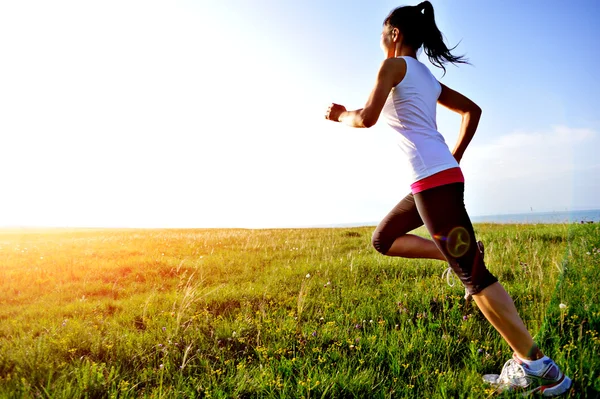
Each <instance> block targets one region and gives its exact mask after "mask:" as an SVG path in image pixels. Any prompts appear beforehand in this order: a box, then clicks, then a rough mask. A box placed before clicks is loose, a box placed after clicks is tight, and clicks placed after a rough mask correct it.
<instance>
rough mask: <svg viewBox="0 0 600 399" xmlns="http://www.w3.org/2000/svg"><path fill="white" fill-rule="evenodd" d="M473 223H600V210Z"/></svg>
mask: <svg viewBox="0 0 600 399" xmlns="http://www.w3.org/2000/svg"><path fill="white" fill-rule="evenodd" d="M469 216H470V218H471V222H473V223H500V224H502V223H504V224H510V223H514V224H536V223H542V224H543V223H553V224H561V223H600V209H591V210H585V211H562V212H529V213H513V214H505V215H483V216H472V215H469ZM378 224H379V222H378V221H372V222H363V223H341V224H328V225H320V226H311V227H361V226H377V225H378Z"/></svg>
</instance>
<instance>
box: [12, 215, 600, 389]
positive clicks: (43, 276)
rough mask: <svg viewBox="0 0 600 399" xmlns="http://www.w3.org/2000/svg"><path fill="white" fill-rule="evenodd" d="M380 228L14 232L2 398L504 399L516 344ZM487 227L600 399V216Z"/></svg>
mask: <svg viewBox="0 0 600 399" xmlns="http://www.w3.org/2000/svg"><path fill="white" fill-rule="evenodd" d="M372 230H373V228H372V227H361V228H337V229H280V230H242V229H239V230H235V229H232V230H221V229H219V230H211V229H206V230H202V229H195V230H46V231H44V230H13V231H1V232H0V270H1V274H0V292H1V293H2V295H1V296H0V397H2V398H37V397H42V398H80V397H82V398H84V397H85V398H138V397H147V398H187V397H204V398H301V397H304V398H396V397H397V398H402V397H407V398H456V397H464V398H485V397H489V396H490V395H491V394H492V391H491V390H490V389H488V388H487V387H485V386H484V385H482V383H481V375H482V374H484V373H490V372H496V373H498V372H499V371H500V369H501V368H502V365H503V364H504V362H505V361H506V360H508V359H509V358H510V356H511V350H510V348H509V347H508V346H507V345H506V344H505V343H504V342H503V341H502V340H501V339H500V337H499V335H498V334H497V333H496V332H495V330H493V328H491V327H490V326H489V325H488V323H487V322H486V320H485V319H484V318H483V317H482V315H481V313H480V312H479V311H478V309H477V308H476V307H475V305H474V304H473V305H471V306H470V307H465V306H464V301H463V299H462V295H463V288H462V286H461V285H460V283H459V282H458V280H456V282H457V284H456V285H454V286H453V287H450V286H448V285H447V283H446V280H445V279H442V278H441V274H442V272H443V271H444V269H445V268H446V265H445V264H444V263H443V262H439V261H433V260H431V261H430V260H409V259H400V258H392V257H385V256H383V255H380V254H378V253H377V252H375V250H374V249H372V247H371V244H370V238H371V233H372ZM476 231H477V235H478V239H481V240H482V241H484V243H485V244H486V262H487V265H488V268H489V269H490V270H491V271H492V272H493V273H494V274H495V275H496V276H497V277H498V278H499V280H500V281H501V282H502V283H503V284H504V286H505V287H506V288H507V291H508V292H509V293H510V294H511V295H512V297H513V299H514V300H515V303H516V306H517V308H518V309H519V312H520V313H521V316H522V317H523V319H524V320H525V322H526V324H527V326H528V327H529V328H530V330H531V332H532V334H534V335H535V338H536V341H537V342H538V344H539V346H540V347H541V348H542V349H543V350H544V351H545V352H546V353H547V354H548V355H549V356H551V357H552V358H554V359H555V360H556V361H557V362H558V363H559V365H561V367H562V368H563V370H564V371H565V372H566V373H567V374H568V375H569V376H570V377H571V378H573V379H574V381H575V384H574V388H573V390H572V391H571V394H570V397H581V398H597V397H600V380H599V376H600V333H599V331H600V300H599V294H598V292H599V287H600V283H599V282H600V225H598V224H588V225H578V224H570V225H477V226H476ZM425 233H426V231H425V230H423V229H421V230H419V234H422V235H425ZM561 303H562V304H565V305H567V307H566V308H564V309H561V307H559V304H561ZM503 397H512V396H511V395H507V394H505V395H504V396H503Z"/></svg>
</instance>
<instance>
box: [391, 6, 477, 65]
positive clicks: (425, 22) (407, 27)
mask: <svg viewBox="0 0 600 399" xmlns="http://www.w3.org/2000/svg"><path fill="white" fill-rule="evenodd" d="M383 25H384V26H389V27H391V28H398V30H400V32H402V35H403V37H404V43H406V44H407V45H409V46H410V47H412V48H414V49H415V50H418V49H419V48H421V46H423V49H424V50H425V54H427V57H429V61H431V63H432V64H433V65H435V66H436V67H439V68H442V69H443V70H444V74H446V67H445V66H444V64H446V63H447V62H451V63H453V64H458V63H461V64H468V63H469V62H468V61H467V60H466V59H465V58H464V56H462V55H459V56H455V55H453V54H451V53H450V51H451V50H454V49H455V48H456V46H455V47H452V48H451V49H449V48H448V47H447V46H446V44H445V43H444V38H443V37H442V32H440V30H439V29H438V27H437V25H436V24H435V16H434V13H433V6H432V5H431V3H430V2H429V1H424V2H422V3H420V4H419V5H416V6H403V7H398V8H396V9H395V10H393V11H392V12H391V13H390V15H388V16H387V18H386V19H385V21H383Z"/></svg>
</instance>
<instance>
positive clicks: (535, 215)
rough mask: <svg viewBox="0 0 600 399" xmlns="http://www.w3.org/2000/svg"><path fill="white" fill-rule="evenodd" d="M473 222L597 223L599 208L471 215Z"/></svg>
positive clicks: (598, 220)
mask: <svg viewBox="0 0 600 399" xmlns="http://www.w3.org/2000/svg"><path fill="white" fill-rule="evenodd" d="M471 221H472V222H473V223H522V224H535V223H582V222H583V223H590V222H594V223H598V222H600V209H592V210H586V211H562V212H529V213H514V214H507V215H484V216H471Z"/></svg>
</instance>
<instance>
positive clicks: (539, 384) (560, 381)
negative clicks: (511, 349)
mask: <svg viewBox="0 0 600 399" xmlns="http://www.w3.org/2000/svg"><path fill="white" fill-rule="evenodd" d="M543 363H544V366H543V367H542V368H541V369H540V370H535V371H534V370H532V369H531V368H529V366H527V364H526V363H524V362H523V361H521V359H519V358H518V357H517V355H516V354H513V358H512V359H510V360H509V361H507V362H506V363H505V364H504V367H503V368H502V372H501V373H500V375H498V374H486V375H484V376H483V381H484V382H486V383H488V384H491V385H493V386H496V387H497V391H498V392H502V391H516V392H522V394H523V396H528V395H530V394H533V393H539V394H541V395H542V396H558V395H562V394H563V393H565V392H567V391H569V389H571V385H572V381H571V379H570V378H569V377H567V376H566V375H564V373H563V372H562V371H560V368H559V367H558V366H557V365H556V363H554V361H553V360H552V359H549V358H548V359H546V360H544V361H543Z"/></svg>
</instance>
